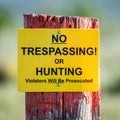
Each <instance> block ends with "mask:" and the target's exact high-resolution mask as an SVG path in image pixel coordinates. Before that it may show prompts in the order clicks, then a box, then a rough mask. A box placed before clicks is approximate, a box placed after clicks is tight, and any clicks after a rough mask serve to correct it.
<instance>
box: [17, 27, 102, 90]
mask: <svg viewBox="0 0 120 120" xmlns="http://www.w3.org/2000/svg"><path fill="white" fill-rule="evenodd" d="M99 44H100V43H99V30H98V29H20V30H19V31H18V90H19V91H24V92H85V91H91V92H92V91H97V90H98V84H99V54H100V47H99Z"/></svg>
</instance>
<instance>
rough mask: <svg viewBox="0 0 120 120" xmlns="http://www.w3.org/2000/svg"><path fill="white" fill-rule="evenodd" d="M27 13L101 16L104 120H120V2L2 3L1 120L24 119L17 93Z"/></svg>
mask: <svg viewBox="0 0 120 120" xmlns="http://www.w3.org/2000/svg"><path fill="white" fill-rule="evenodd" d="M23 13H37V14H41V13H43V14H49V15H72V16H89V17H91V16H92V17H97V18H99V20H100V31H101V62H100V63H101V64H100V68H101V70H100V72H101V75H100V81H101V117H102V118H101V120H120V114H119V111H120V68H119V64H120V63H119V62H120V0H99V1H98V0H96V1H95V0H90V1H89V0H59V1H57V0H34V1H30V0H25V1H23V0H0V120H24V119H25V105H24V104H25V103H24V93H19V92H18V91H17V31H18V28H22V27H23Z"/></svg>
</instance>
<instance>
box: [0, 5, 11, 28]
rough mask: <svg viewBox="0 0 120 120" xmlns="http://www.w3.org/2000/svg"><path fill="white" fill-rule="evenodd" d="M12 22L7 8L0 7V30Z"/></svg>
mask: <svg viewBox="0 0 120 120" xmlns="http://www.w3.org/2000/svg"><path fill="white" fill-rule="evenodd" d="M11 21H12V16H11V11H10V10H9V8H8V7H7V6H2V5H0V28H1V27H3V26H6V25H8V24H10V23H11Z"/></svg>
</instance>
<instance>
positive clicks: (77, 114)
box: [24, 14, 100, 120]
mask: <svg viewBox="0 0 120 120" xmlns="http://www.w3.org/2000/svg"><path fill="white" fill-rule="evenodd" d="M24 27H25V28H80V29H81V28H82V29H84V28H87V29H89V28H92V29H95V28H99V21H98V19H96V18H88V17H79V16H76V17H71V16H48V15H43V14H40V15H34V14H25V15H24ZM25 101H26V120H100V91H98V92H51V93H50V92H47V93H46V92H27V93H26V94H25Z"/></svg>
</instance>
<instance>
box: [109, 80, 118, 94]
mask: <svg viewBox="0 0 120 120" xmlns="http://www.w3.org/2000/svg"><path fill="white" fill-rule="evenodd" d="M108 92H109V93H111V94H120V78H118V79H117V80H116V82H114V83H112V84H110V86H109V88H108Z"/></svg>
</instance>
